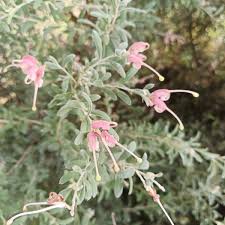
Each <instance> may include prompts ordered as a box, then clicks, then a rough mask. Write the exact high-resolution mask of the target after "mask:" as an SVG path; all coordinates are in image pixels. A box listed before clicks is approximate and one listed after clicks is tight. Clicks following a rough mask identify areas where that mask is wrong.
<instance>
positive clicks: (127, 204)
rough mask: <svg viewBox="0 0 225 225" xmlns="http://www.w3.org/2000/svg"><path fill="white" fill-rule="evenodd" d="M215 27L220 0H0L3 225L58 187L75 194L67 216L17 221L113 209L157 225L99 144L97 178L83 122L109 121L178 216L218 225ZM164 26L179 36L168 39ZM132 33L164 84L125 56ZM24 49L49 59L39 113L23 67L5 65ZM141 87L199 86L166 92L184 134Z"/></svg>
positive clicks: (220, 68)
mask: <svg viewBox="0 0 225 225" xmlns="http://www.w3.org/2000/svg"><path fill="white" fill-rule="evenodd" d="M224 28H225V14H224V2H223V1H222V0H216V1H209V0H208V1H207V0H177V1H173V0H161V1H160V0H151V1H149V0H141V1H130V0H102V1H100V0H90V1H85V0H79V1H78V0H66V1H61V0H49V1H48V0H46V1H44V0H26V1H25V0H24V1H22V0H21V1H16V0H7V1H6V0H5V1H4V0H1V1H0V73H1V77H0V95H1V96H0V105H1V107H0V144H1V149H0V177H1V183H0V220H1V222H0V223H2V224H4V223H5V221H6V219H7V218H9V217H10V216H11V215H12V214H14V213H15V212H18V211H20V210H21V208H22V206H23V205H24V204H25V203H27V202H33V201H43V200H44V199H46V198H47V195H48V192H50V191H56V192H61V193H62V194H63V195H64V196H65V197H66V201H67V202H68V203H69V204H70V203H71V201H72V197H73V194H74V193H76V194H77V199H78V208H77V213H76V215H75V217H74V218H72V217H70V215H69V213H68V212H67V211H65V210H64V211H63V210H55V211H54V212H48V213H45V214H42V215H39V216H33V217H29V218H21V219H19V220H17V221H16V222H15V224H18V225H19V224H32V225H36V224H42V225H45V224H46V225H47V224H48V225H49V224H56V225H61V224H81V225H87V224H103V223H104V224H112V220H111V213H112V212H114V213H115V218H116V221H117V224H118V225H120V224H121V225H122V224H137V225H139V224H140V225H142V224H143V225H144V224H166V223H167V220H166V218H165V217H164V216H162V212H161V210H160V209H159V207H158V206H157V204H155V203H154V202H153V201H152V199H151V198H150V197H149V196H148V194H147V193H146V191H145V190H144V188H143V185H142V183H141V182H140V180H139V179H138V177H136V176H135V174H134V169H136V168H137V165H136V164H135V162H133V161H132V159H130V158H128V155H125V154H122V155H121V154H120V153H121V151H120V150H119V149H115V150H114V151H113V152H114V153H115V156H116V158H117V159H118V161H119V163H120V166H121V168H123V169H122V171H121V172H120V173H119V174H117V175H115V174H114V173H113V172H112V171H111V169H110V168H111V162H110V160H108V157H106V154H105V153H104V152H102V153H101V154H100V159H99V160H100V164H101V165H100V172H101V174H102V176H103V180H102V182H101V183H97V182H96V181H95V173H94V170H93V168H94V165H93V162H92V155H91V154H90V152H89V151H88V150H87V143H86V134H87V132H88V130H89V126H90V118H96V119H109V118H111V119H112V120H113V121H117V122H119V126H118V128H116V132H117V133H118V134H119V136H120V142H121V143H124V144H127V145H128V146H129V149H131V150H135V149H136V151H137V154H139V155H143V157H144V159H146V160H144V163H143V164H142V165H140V168H141V169H143V170H144V171H150V172H152V176H153V175H154V174H155V177H154V176H153V178H154V179H156V180H157V181H158V182H159V183H160V184H161V185H163V186H164V187H165V189H166V192H165V193H163V192H160V190H158V192H159V193H160V195H161V200H162V202H163V203H164V205H165V208H166V209H167V210H168V212H169V213H170V215H171V217H172V218H173V220H174V222H175V224H182V225H191V224H202V225H207V224H209V225H211V224H217V225H222V224H224V223H225V219H224V215H225V208H224V207H225V206H224V205H225V204H224V203H225V197H224V195H225V185H224V184H225V182H224V177H225V156H223V155H224V152H225V150H224V147H225V142H224V131H225V130H224V129H225V126H224V122H225V117H224V99H225V92H224V90H225V89H224V87H225V83H224V81H225V76H224V73H225V60H224V58H225V57H224V50H225V45H224V43H225V32H224V31H225V30H224ZM168 31H170V32H171V33H172V34H176V35H179V36H178V37H180V38H182V40H183V41H182V42H179V41H174V42H170V43H168V44H166V43H165V36H166V35H168ZM134 41H147V42H149V43H150V50H148V51H147V54H148V63H149V64H150V65H152V66H154V68H157V69H158V71H160V73H161V74H163V75H164V76H165V78H166V80H165V82H163V83H160V82H158V81H157V80H156V79H155V78H154V76H149V71H147V70H145V69H142V70H141V71H139V72H138V73H137V71H134V70H131V69H130V66H128V65H126V64H125V57H124V50H125V48H126V45H127V44H128V43H129V44H131V43H132V42H134ZM26 54H32V55H34V56H36V57H37V58H38V59H39V60H40V61H41V62H42V63H45V64H46V66H47V71H46V74H45V81H44V87H43V88H41V89H40V90H39V95H38V111H37V112H32V111H31V101H32V95H33V88H32V87H31V86H30V87H29V86H26V85H25V84H24V82H23V79H24V76H23V75H22V72H21V71H20V70H19V69H17V68H10V69H8V70H6V69H5V68H6V66H7V65H9V64H10V63H11V62H12V60H13V59H19V58H21V56H23V55H26ZM142 78H143V79H142ZM149 83H154V84H155V88H156V89H157V88H165V87H166V88H171V89H179V88H181V89H192V90H196V91H198V92H199V93H200V98H199V99H197V100H196V99H192V98H191V97H186V96H182V95H181V96H174V97H173V98H172V99H171V108H173V109H175V111H176V112H177V113H178V114H179V115H181V117H182V120H183V122H184V124H185V133H184V132H180V131H179V130H178V128H177V127H176V124H175V122H174V120H173V118H171V117H170V115H168V114H167V113H164V114H155V113H154V112H153V111H152V110H150V109H149V108H147V107H146V106H145V103H144V102H143V100H144V98H145V97H146V95H145V94H146V92H147V93H149V91H150V92H151V91H152V89H149V88H151V87H152V86H151V85H148V86H146V85H147V84H149ZM143 88H145V89H143ZM167 121H171V123H168V122H167ZM208 149H209V150H208ZM147 159H148V162H149V163H148V162H147ZM162 174H163V176H162ZM80 177H81V178H82V179H79V178H80ZM153 178H151V179H153ZM154 179H153V180H154ZM79 180H80V182H78V181H79ZM132 184H133V185H132ZM122 191H123V193H122ZM131 192H132V194H131ZM81 203H82V204H81Z"/></svg>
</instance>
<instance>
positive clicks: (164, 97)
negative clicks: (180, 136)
mask: <svg viewBox="0 0 225 225" xmlns="http://www.w3.org/2000/svg"><path fill="white" fill-rule="evenodd" d="M177 92H182V93H188V94H192V95H193V96H194V97H198V96H199V94H198V93H197V92H194V91H189V90H168V89H159V90H156V91H153V92H152V93H151V94H150V98H149V106H151V107H154V109H155V111H156V112H158V113H163V112H164V111H168V112H169V113H171V114H172V115H173V116H174V117H175V118H176V119H177V121H178V123H179V126H180V129H181V130H183V129H184V125H183V123H182V122H181V120H180V118H179V117H178V116H177V115H176V114H175V113H174V112H173V111H172V110H171V109H169V108H168V107H167V105H166V103H165V101H168V100H169V99H170V95H171V93H177Z"/></svg>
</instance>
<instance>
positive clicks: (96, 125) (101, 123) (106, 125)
mask: <svg viewBox="0 0 225 225" xmlns="http://www.w3.org/2000/svg"><path fill="white" fill-rule="evenodd" d="M117 125H118V124H117V123H115V122H111V121H110V122H109V121H106V120H94V121H93V122H92V124H91V128H92V129H100V128H101V129H102V130H109V129H110V128H111V127H117Z"/></svg>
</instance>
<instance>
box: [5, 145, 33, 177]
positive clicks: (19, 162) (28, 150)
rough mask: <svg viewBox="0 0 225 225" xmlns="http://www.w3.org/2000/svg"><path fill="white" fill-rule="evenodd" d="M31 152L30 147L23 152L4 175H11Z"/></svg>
mask: <svg viewBox="0 0 225 225" xmlns="http://www.w3.org/2000/svg"><path fill="white" fill-rule="evenodd" d="M31 151H32V146H31V145H30V146H29V147H28V148H27V149H26V151H25V152H23V154H22V156H21V157H20V158H19V160H17V162H16V164H15V165H14V166H13V167H12V168H11V169H10V170H9V171H8V172H7V173H6V175H11V174H12V172H13V171H14V170H15V169H16V168H17V167H18V166H19V165H20V164H21V163H22V162H23V161H24V160H25V159H26V157H27V156H28V155H29V153H30V152H31Z"/></svg>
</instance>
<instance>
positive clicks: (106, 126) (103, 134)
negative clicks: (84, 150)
mask: <svg viewBox="0 0 225 225" xmlns="http://www.w3.org/2000/svg"><path fill="white" fill-rule="evenodd" d="M116 126H117V123H115V122H109V121H105V120H95V121H92V124H91V130H90V132H89V133H88V135H87V141H88V147H89V150H90V151H91V152H92V153H93V158H94V163H95V170H96V180H97V181H100V180H101V176H100V174H99V170H98V163H97V157H96V152H97V151H99V150H100V145H99V143H101V144H102V145H103V146H104V147H105V149H106V150H107V152H108V153H109V155H110V157H111V159H112V162H113V165H114V170H115V172H119V171H120V168H119V165H118V164H117V162H116V160H115V158H114V156H113V154H112V152H111V149H110V148H113V147H115V146H119V147H120V148H121V149H123V150H125V151H127V152H128V153H129V154H131V155H132V156H133V157H134V158H135V159H136V160H137V162H138V163H141V162H142V159H141V158H140V157H138V156H136V155H135V154H134V153H133V152H131V151H130V150H129V149H128V148H126V147H125V146H123V145H122V144H120V143H119V142H118V141H117V139H116V138H115V137H114V136H113V135H112V134H110V133H109V132H110V129H111V128H113V127H116Z"/></svg>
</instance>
